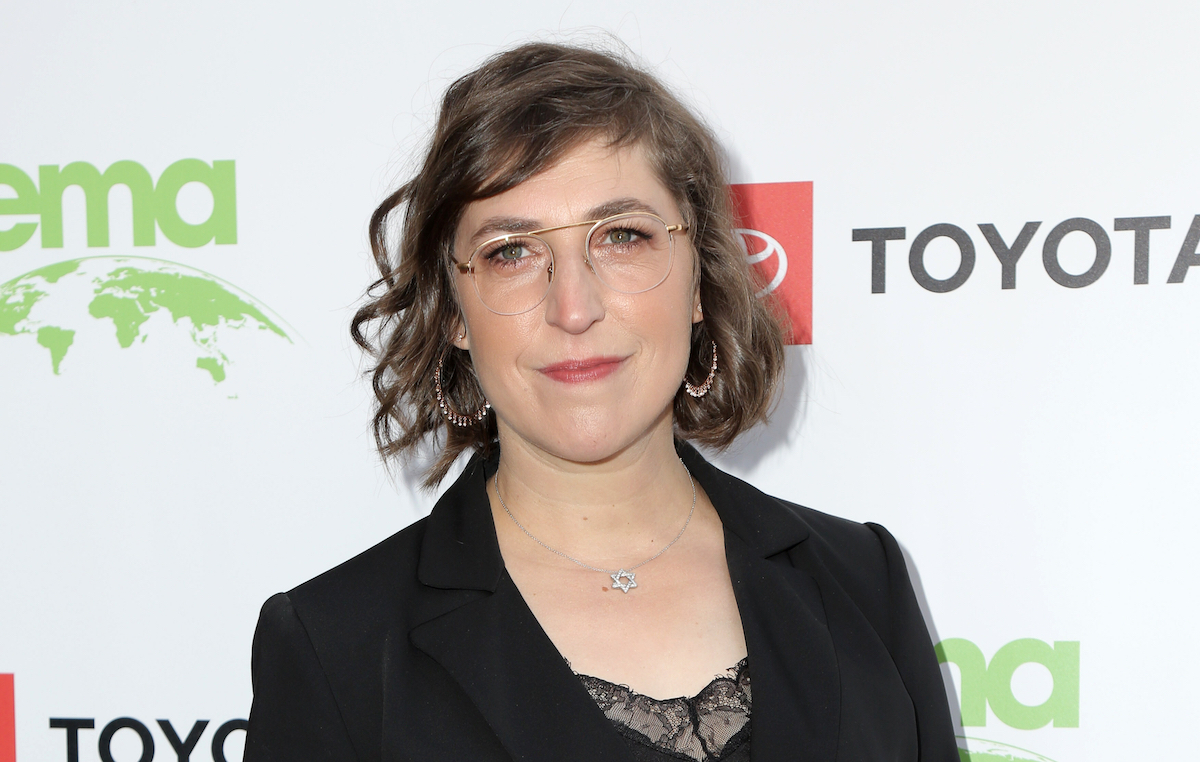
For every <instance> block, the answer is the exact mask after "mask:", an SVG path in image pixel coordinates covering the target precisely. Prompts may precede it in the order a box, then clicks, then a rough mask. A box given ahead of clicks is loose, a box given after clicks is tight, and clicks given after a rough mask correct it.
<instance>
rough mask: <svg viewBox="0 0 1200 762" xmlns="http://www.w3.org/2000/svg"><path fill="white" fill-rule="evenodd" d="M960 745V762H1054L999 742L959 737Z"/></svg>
mask: <svg viewBox="0 0 1200 762" xmlns="http://www.w3.org/2000/svg"><path fill="white" fill-rule="evenodd" d="M968 741H969V742H970V744H971V748H970V749H969V750H968V749H967V748H966V746H967V742H968ZM958 743H959V747H958V758H959V760H960V762H1054V760H1052V759H1050V758H1049V757H1043V756H1042V755H1041V754H1035V753H1034V752H1032V751H1029V750H1027V749H1018V748H1017V747H1016V746H1009V745H1008V744H1003V743H1000V742H999V741H986V740H984V739H982V738H964V737H963V736H959V737H958Z"/></svg>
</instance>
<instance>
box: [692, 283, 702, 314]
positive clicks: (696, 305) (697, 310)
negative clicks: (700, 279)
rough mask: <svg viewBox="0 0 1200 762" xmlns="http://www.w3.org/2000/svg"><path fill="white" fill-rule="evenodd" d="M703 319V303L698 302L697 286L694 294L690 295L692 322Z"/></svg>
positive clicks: (698, 292) (698, 291) (698, 289)
mask: <svg viewBox="0 0 1200 762" xmlns="http://www.w3.org/2000/svg"><path fill="white" fill-rule="evenodd" d="M703 321H704V305H702V304H700V288H699V287H698V286H697V288H696V294H695V296H693V297H692V323H701V322H703Z"/></svg>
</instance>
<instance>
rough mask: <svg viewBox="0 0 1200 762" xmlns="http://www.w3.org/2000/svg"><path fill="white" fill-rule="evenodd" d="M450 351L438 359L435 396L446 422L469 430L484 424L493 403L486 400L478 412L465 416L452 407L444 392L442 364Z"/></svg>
mask: <svg viewBox="0 0 1200 762" xmlns="http://www.w3.org/2000/svg"><path fill="white" fill-rule="evenodd" d="M449 351H450V350H449V349H447V350H446V351H445V352H442V356H441V357H439V358H438V364H437V372H436V373H435V375H434V384H433V389H434V396H436V397H437V403H438V408H440V409H441V411H442V415H444V416H445V417H446V420H447V421H450V423H452V424H454V425H455V426H460V427H462V428H468V427H470V426H473V425H474V424H476V423H483V419H484V418H487V414H488V411H489V410H491V409H492V403H490V402H488V401H487V400H486V399H485V400H484V401H483V407H481V408H479V409H478V410H476V411H475V413H474V414H473V415H463V414H462V413H460V412H458V411H457V410H455V409H454V408H452V407H450V403H449V402H448V401H447V400H446V395H445V393H443V392H442V364H443V363H444V362H445V361H446V353H447V352H449Z"/></svg>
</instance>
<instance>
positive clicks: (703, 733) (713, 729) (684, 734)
mask: <svg viewBox="0 0 1200 762" xmlns="http://www.w3.org/2000/svg"><path fill="white" fill-rule="evenodd" d="M576 677H578V678H579V680H580V682H582V683H583V686H584V687H585V688H586V689H587V692H588V693H589V694H590V695H591V697H592V700H593V701H595V702H596V704H597V705H598V706H599V707H600V710H601V711H602V712H604V716H605V717H607V718H608V719H609V721H610V722H612V723H613V724H614V725H615V726H617V729H618V730H620V731H621V733H622V735H624V736H625V737H627V738H629V739H631V740H633V741H637V742H638V743H641V744H644V745H646V746H649V747H650V748H652V749H655V750H656V751H661V752H664V753H666V754H668V755H670V756H673V757H676V758H678V759H681V760H695V762H715V761H716V760H720V759H722V758H723V757H724V756H725V755H726V754H727V753H728V752H733V751H736V750H737V748H738V747H740V746H741V745H742V743H743V742H744V741H745V740H746V739H747V738H748V737H749V735H750V670H749V668H748V665H747V660H746V659H742V660H741V661H740V662H738V663H737V664H736V665H735V666H733V667H730V668H729V670H728V671H727V672H726V674H724V675H718V676H717V677H715V678H713V681H712V682H711V683H709V684H708V685H706V686H704V689H703V690H701V691H700V692H699V693H697V694H696V695H695V696H693V697H692V698H673V699H664V700H661V701H660V700H659V699H653V698H650V697H649V696H643V695H642V694H640V693H635V692H634V691H632V690H630V689H629V688H628V687H626V686H624V685H617V684H615V683H610V682H608V681H607V680H602V679H600V678H598V677H592V676H591V675H580V674H578V673H576Z"/></svg>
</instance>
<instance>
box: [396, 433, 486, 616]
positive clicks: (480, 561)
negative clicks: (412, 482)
mask: <svg viewBox="0 0 1200 762" xmlns="http://www.w3.org/2000/svg"><path fill="white" fill-rule="evenodd" d="M497 462H498V461H497V458H495V457H493V458H489V459H487V460H485V459H484V458H482V457H481V456H479V455H475V456H474V457H472V458H471V460H470V462H469V463H467V467H466V469H464V470H463V472H462V475H460V476H459V477H458V479H457V480H456V481H455V482H454V484H453V485H451V487H450V489H448V490H446V492H445V494H443V495H442V496H441V498H440V499H438V501H437V503H436V504H435V505H434V507H433V511H432V512H431V513H430V514H429V519H428V521H427V523H426V526H425V538H424V540H422V542H421V560H420V562H419V563H418V565H417V579H418V580H420V581H421V583H422V584H425V585H428V586H429V587H435V588H439V589H441V590H486V591H487V592H492V593H494V592H495V591H496V587H497V585H499V584H500V578H501V576H502V575H503V574H504V558H503V557H502V556H501V555H500V543H499V542H498V541H497V539H496V525H495V524H494V523H493V522H492V510H491V506H490V505H489V503H488V497H487V480H488V478H489V477H490V476H491V475H492V474H493V473H495V471H496V465H497Z"/></svg>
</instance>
